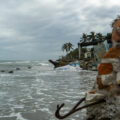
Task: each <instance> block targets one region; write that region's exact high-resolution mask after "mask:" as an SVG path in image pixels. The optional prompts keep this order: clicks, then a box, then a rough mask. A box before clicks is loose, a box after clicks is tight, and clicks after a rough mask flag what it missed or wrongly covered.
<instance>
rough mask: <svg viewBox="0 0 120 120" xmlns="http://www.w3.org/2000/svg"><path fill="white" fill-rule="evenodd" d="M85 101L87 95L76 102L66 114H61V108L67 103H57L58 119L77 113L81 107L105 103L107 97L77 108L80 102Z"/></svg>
mask: <svg viewBox="0 0 120 120" xmlns="http://www.w3.org/2000/svg"><path fill="white" fill-rule="evenodd" d="M83 101H85V97H84V98H82V99H80V100H79V101H78V102H77V104H76V105H75V106H74V107H73V108H72V109H71V110H70V111H69V112H68V113H66V114H65V115H60V110H61V108H63V106H64V105H65V104H64V103H63V104H61V105H57V110H56V112H55V116H56V118H58V119H64V118H66V117H68V116H70V115H71V114H73V113H75V112H77V111H79V110H81V109H83V108H87V107H90V106H92V105H96V104H100V103H103V102H105V99H101V100H99V101H96V102H94V103H90V104H86V105H83V106H81V107H79V108H77V107H78V106H79V104H81V103H82V102H83Z"/></svg>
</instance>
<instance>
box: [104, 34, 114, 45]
mask: <svg viewBox="0 0 120 120" xmlns="http://www.w3.org/2000/svg"><path fill="white" fill-rule="evenodd" d="M111 38H112V33H107V35H106V36H104V40H107V41H108V43H111V42H112V41H111Z"/></svg>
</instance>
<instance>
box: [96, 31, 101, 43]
mask: <svg viewBox="0 0 120 120" xmlns="http://www.w3.org/2000/svg"><path fill="white" fill-rule="evenodd" d="M96 39H97V41H98V42H101V41H103V35H102V34H101V33H97V34H96Z"/></svg>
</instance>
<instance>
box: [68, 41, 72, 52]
mask: <svg viewBox="0 0 120 120" xmlns="http://www.w3.org/2000/svg"><path fill="white" fill-rule="evenodd" d="M67 46H68V51H70V50H72V49H73V44H72V43H70V42H69V43H67Z"/></svg>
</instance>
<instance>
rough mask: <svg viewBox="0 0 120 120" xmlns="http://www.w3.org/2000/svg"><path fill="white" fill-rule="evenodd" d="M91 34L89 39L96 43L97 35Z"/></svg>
mask: <svg viewBox="0 0 120 120" xmlns="http://www.w3.org/2000/svg"><path fill="white" fill-rule="evenodd" d="M90 33H91V34H90V35H88V39H89V40H90V41H91V42H95V41H96V35H95V32H90Z"/></svg>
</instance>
